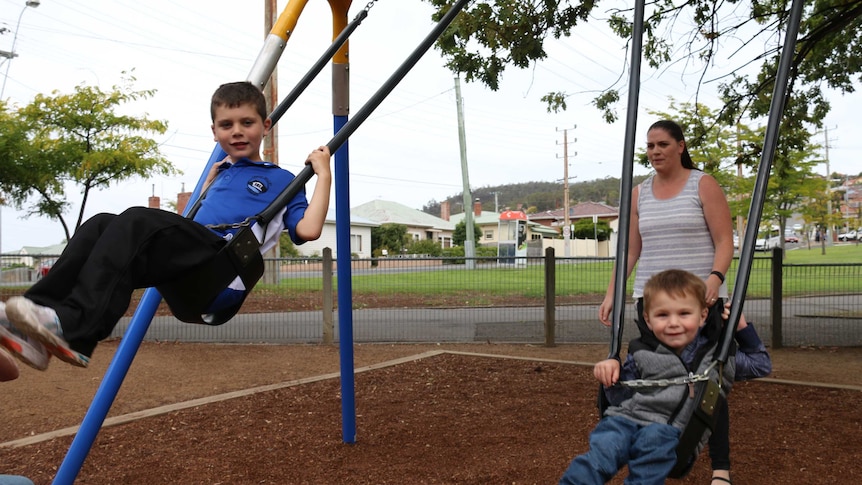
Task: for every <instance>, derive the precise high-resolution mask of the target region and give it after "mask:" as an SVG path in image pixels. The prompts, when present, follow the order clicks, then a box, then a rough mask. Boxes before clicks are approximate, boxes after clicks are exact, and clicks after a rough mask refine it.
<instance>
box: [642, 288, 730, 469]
mask: <svg viewBox="0 0 862 485" xmlns="http://www.w3.org/2000/svg"><path fill="white" fill-rule="evenodd" d="M635 308H636V309H637V313H638V322H637V323H638V326H639V327H640V328H641V331H644V330H646V322H645V321H644V317H643V308H644V307H643V298H638V300H637V302H636V305H635ZM723 310H724V298H719V299H718V301H716V302H715V303H714V304H713V305H712V306H711V307H710V308H709V315H707V317H706V318H707V322H713V324H715V325H718V326H720V325H721V322H722V320H723V319H722V318H721V312H722V311H723ZM709 458H710V460H711V462H712V469H713V470H730V413H729V412H728V409H727V401H724V402H723V404H722V405H721V406H718V407H717V408H716V409H715V429H713V431H712V434H710V435H709Z"/></svg>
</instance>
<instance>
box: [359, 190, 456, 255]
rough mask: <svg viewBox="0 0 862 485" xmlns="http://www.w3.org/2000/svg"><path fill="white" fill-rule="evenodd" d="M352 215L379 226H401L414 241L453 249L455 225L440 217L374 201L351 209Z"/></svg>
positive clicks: (381, 201)
mask: <svg viewBox="0 0 862 485" xmlns="http://www.w3.org/2000/svg"><path fill="white" fill-rule="evenodd" d="M350 213H351V214H352V215H356V216H360V217H364V218H365V219H368V220H371V221H374V222H375V223H377V224H381V225H382V224H401V225H403V226H406V227H407V235H408V236H409V237H410V238H411V239H412V240H413V241H424V240H430V241H436V242H437V243H439V244H440V247H443V248H448V247H452V232H453V231H454V230H455V224H454V223H453V222H451V221H447V220H444V219H442V218H440V217H436V216H432V215H431V214H426V213H425V212H422V211H421V210H418V209H413V208H410V207H407V206H406V205H404V204H400V203H398V202H392V201H388V200H380V199H378V200H372V201H371V202H366V203H364V204H362V205H359V206H356V207H354V208H352V209H350Z"/></svg>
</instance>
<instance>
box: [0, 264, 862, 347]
mask: <svg viewBox="0 0 862 485" xmlns="http://www.w3.org/2000/svg"><path fill="white" fill-rule="evenodd" d="M765 256H766V257H762V256H758V257H756V258H755V259H754V261H753V263H752V271H751V274H750V278H749V282H748V287H747V292H746V298H745V307H744V309H743V310H744V312H745V315H746V317H747V318H748V319H749V320H750V321H752V322H754V324H755V326H756V328H757V329H758V332H759V333H760V335H761V337H762V338H763V339H764V341H766V342H767V344H769V345H772V346H773V347H779V346H858V345H862V263H856V264H782V262H781V253H780V252H775V253H773V254H772V255H769V254H768V253H767V254H766V255H765ZM737 262H738V261H737V260H734V262H733V263H732V265H731V268H730V271H729V272H728V275H727V281H728V282H729V284H730V285H731V288H730V291H731V292H732V291H733V288H732V285H733V282H734V278H735V273H736V264H737ZM464 263H465V258H431V257H411V258H380V259H355V260H353V261H352V262H351V284H352V290H353V295H352V299H351V300H352V307H353V308H352V314H351V315H352V321H353V338H354V340H355V341H357V342H444V341H445V342H476V341H480V342H486V341H488V342H525V343H534V344H544V345H553V344H555V343H572V342H579V343H580V342H583V343H587V342H592V343H603V342H607V341H608V340H609V337H610V331H609V330H608V329H607V328H605V327H604V326H602V325H601V324H600V323H598V319H597V313H598V305H599V304H600V302H601V300H602V298H603V297H604V293H605V290H606V288H607V284H608V279H609V277H610V275H611V272H612V267H613V259H611V258H558V257H555V256H554V255H553V253H551V254H550V256H549V255H548V254H546V255H545V256H544V257H516V258H512V257H509V258H503V259H500V258H475V263H476V264H475V265H472V266H473V268H472V269H468V265H466V264H464ZM37 264H38V263H37ZM266 264H267V275H266V278H265V281H262V282H261V283H259V284H258V286H257V288H255V290H254V291H253V292H252V294H251V295H250V296H249V299H248V300H247V303H246V305H245V306H244V308H243V311H242V313H241V314H240V315H238V316H237V317H235V318H234V319H233V320H232V321H230V322H228V323H227V324H225V325H222V326H220V327H207V326H202V325H191V324H185V323H181V322H179V321H177V320H176V319H174V318H173V317H172V316H170V315H169V313H168V312H167V311H166V309H165V308H161V309H160V311H159V312H158V313H157V316H156V318H155V319H154V320H153V323H152V324H151V326H150V329H149V331H148V333H147V339H151V340H171V341H172V340H181V341H210V342H269V343H299V342H302V343H315V342H325V341H330V339H331V340H338V337H339V336H338V329H337V328H331V327H328V326H330V325H332V322H338V309H337V308H335V309H333V310H331V311H332V313H331V314H329V313H328V312H329V310H325V308H326V307H327V306H326V305H324V301H325V300H326V298H327V297H329V298H331V300H330V301H337V299H336V298H335V296H336V295H335V292H336V288H337V282H336V280H337V272H336V271H335V266H336V263H335V262H334V261H331V260H327V261H324V260H322V259H319V258H317V259H311V258H284V259H271V260H267V262H266ZM36 267H38V266H36ZM325 268H327V269H325ZM328 268H332V269H328ZM324 271H327V272H328V273H329V275H330V276H331V277H330V278H324ZM39 276H40V273H39V272H37V271H36V270H35V269H34V268H32V267H19V268H8V267H7V268H4V270H3V272H2V286H0V299H2V300H5V299H6V298H8V297H9V296H12V295H16V294H21V293H22V292H23V291H25V290H26V289H27V288H28V287H29V286H30V285H32V284H33V283H34V282H35V281H36V280H37V279H38V278H39ZM631 282H632V280H631V279H630V281H629V287H628V290H627V294H628V295H630V294H631ZM778 289H780V291H781V293H780V294H778V293H776V290H778ZM133 309H134V304H133V306H132V310H133ZM634 317H635V312H634V309H633V307H632V305H631V302H628V305H627V308H626V312H625V317H624V318H625V320H624V322H623V323H624V324H625V327H626V331H625V333H624V338H625V339H629V338H633V337H634V333H633V332H634V330H635V328H634V325H632V324H631V323H630V322H632V320H633V319H634ZM128 321H129V319H128V318H124V319H123V320H121V322H120V324H119V325H118V326H117V327H116V329H115V330H114V333H113V336H115V337H120V336H122V334H123V333H124V332H125V329H126V327H127V325H128ZM334 327H337V324H336V325H334Z"/></svg>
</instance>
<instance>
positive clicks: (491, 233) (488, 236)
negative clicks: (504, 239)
mask: <svg viewBox="0 0 862 485" xmlns="http://www.w3.org/2000/svg"><path fill="white" fill-rule="evenodd" d="M485 239H494V231H490V230H489V231H485Z"/></svg>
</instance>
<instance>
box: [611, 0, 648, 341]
mask: <svg viewBox="0 0 862 485" xmlns="http://www.w3.org/2000/svg"><path fill="white" fill-rule="evenodd" d="M633 22H634V28H633V29H632V58H631V74H630V76H629V98H628V100H629V102H628V108H627V109H628V114H627V117H626V139H625V145H624V147H623V174H622V177H621V178H620V224H619V230H620V237H619V241H618V242H617V257H616V268H615V272H614V309H613V312H612V314H611V317H612V320H611V348H610V353H609V354H608V357H609V358H619V356H620V348H621V346H622V340H623V324H622V321H623V316H624V314H625V308H626V306H625V297H626V279H627V275H626V266H628V251H629V226H630V225H631V207H632V202H631V201H632V173H633V172H634V160H635V131H636V130H637V122H638V97H639V95H640V78H641V52H642V51H643V30H644V1H643V0H639V1H638V2H636V3H635V16H634V21H633Z"/></svg>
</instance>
